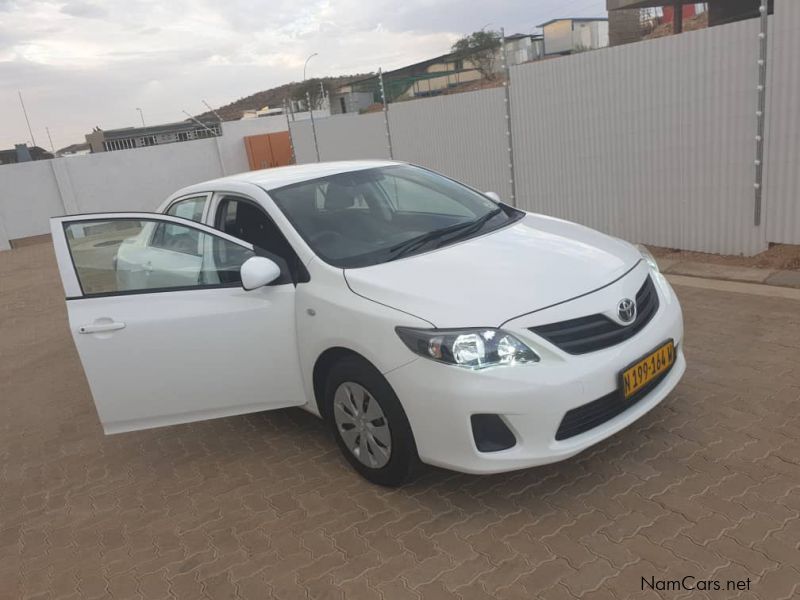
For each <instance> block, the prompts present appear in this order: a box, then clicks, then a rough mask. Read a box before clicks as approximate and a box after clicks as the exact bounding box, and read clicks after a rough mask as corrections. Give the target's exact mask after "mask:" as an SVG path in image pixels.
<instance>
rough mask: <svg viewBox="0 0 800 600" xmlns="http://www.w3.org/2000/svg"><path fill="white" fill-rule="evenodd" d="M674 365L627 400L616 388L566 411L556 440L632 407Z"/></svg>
mask: <svg viewBox="0 0 800 600" xmlns="http://www.w3.org/2000/svg"><path fill="white" fill-rule="evenodd" d="M677 351H678V349H677V348H676V349H675V352H677ZM674 366H675V363H674V362H673V363H672V365H670V367H669V369H667V370H666V371H664V372H663V373H662V374H661V375H660V376H659V377H658V379H655V380H653V381H651V382H650V383H648V384H647V385H646V386H645V387H643V388H642V389H641V390H639V391H638V392H636V393H635V394H634V395H633V396H631V397H630V398H628V399H627V400H626V399H625V395H624V394H623V393H622V390H620V389H616V390H614V391H613V392H611V393H610V394H606V395H605V396H603V397H602V398H598V399H597V400H593V401H592V402H589V403H588V404H584V405H582V406H578V407H577V408H573V409H572V410H570V411H567V414H565V415H564V418H563V419H561V424H560V425H559V426H558V431H556V440H559V441H560V440H566V439H567V438H571V437H574V436H576V435H580V434H582V433H585V432H587V431H589V430H590V429H594V428H595V427H598V426H599V425H602V424H603V423H605V422H606V421H610V420H611V419H613V418H614V417H616V416H617V415H620V414H622V413H624V412H625V411H626V410H628V409H629V408H632V407H633V406H634V405H636V403H637V402H639V401H641V400H642V398H644V397H645V396H647V394H649V393H650V392H651V391H653V388H655V387H656V386H657V385H658V384H659V383H661V382H662V381H663V380H664V377H666V376H667V374H668V373H669V372H670V371H671V370H672V367H674Z"/></svg>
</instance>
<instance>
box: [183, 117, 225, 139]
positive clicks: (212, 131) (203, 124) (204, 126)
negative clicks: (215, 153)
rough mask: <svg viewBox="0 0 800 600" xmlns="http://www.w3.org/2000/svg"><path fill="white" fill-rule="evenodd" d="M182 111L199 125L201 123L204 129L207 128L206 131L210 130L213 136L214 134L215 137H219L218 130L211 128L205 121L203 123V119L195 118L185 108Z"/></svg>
mask: <svg viewBox="0 0 800 600" xmlns="http://www.w3.org/2000/svg"><path fill="white" fill-rule="evenodd" d="M182 112H183V114H185V115H186V116H187V117H189V118H190V119H191V120H192V121H194V122H195V123H197V124H198V125H200V127H202V128H203V129H205V130H206V131H208V132H209V133H210V134H211V135H212V136H214V137H219V134H218V133H217V132H216V131H214V130H213V129H211V128H210V127H209V126H208V125H206V124H205V123H203V122H202V121H198V120H197V119H195V118H194V117H193V116H192V115H190V114H189V113H188V112H186V111H185V110H184V111H182Z"/></svg>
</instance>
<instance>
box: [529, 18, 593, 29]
mask: <svg viewBox="0 0 800 600" xmlns="http://www.w3.org/2000/svg"><path fill="white" fill-rule="evenodd" d="M559 21H573V22H578V23H591V22H592V21H608V17H562V18H560V19H550V20H549V21H547V23H542V24H541V25H537V27H547V26H548V25H552V24H553V23H558V22H559Z"/></svg>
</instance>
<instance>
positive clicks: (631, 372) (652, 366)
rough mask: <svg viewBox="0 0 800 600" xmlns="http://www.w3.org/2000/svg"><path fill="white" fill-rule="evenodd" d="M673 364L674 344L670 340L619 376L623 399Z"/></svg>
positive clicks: (660, 374) (643, 386)
mask: <svg viewBox="0 0 800 600" xmlns="http://www.w3.org/2000/svg"><path fill="white" fill-rule="evenodd" d="M674 362H675V344H674V343H673V342H672V340H670V341H668V342H667V343H666V344H664V345H662V346H659V347H658V348H656V349H655V350H654V351H653V352H651V353H650V354H648V355H647V356H645V357H644V358H641V359H640V360H637V361H636V362H635V363H633V364H632V365H631V366H630V367H628V368H627V369H625V370H624V371H623V372H622V376H621V379H622V391H623V393H624V395H625V399H626V400H627V399H628V398H630V397H631V396H633V395H634V394H636V392H638V391H640V390H641V389H643V388H645V387H647V385H648V384H650V383H652V382H653V381H655V380H656V379H658V378H659V377H661V376H662V375H663V374H664V373H666V372H667V371H668V370H669V368H670V367H671V366H672V363H674Z"/></svg>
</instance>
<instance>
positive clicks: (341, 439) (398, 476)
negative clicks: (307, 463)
mask: <svg viewBox="0 0 800 600" xmlns="http://www.w3.org/2000/svg"><path fill="white" fill-rule="evenodd" d="M325 406H326V409H327V410H326V412H327V418H328V421H329V423H330V426H331V428H332V429H333V434H334V436H335V437H336V443H337V444H338V445H339V448H340V449H341V451H342V453H343V454H344V455H345V457H346V458H347V460H348V462H349V463H350V464H351V465H352V466H353V468H354V469H355V470H356V471H358V472H359V473H360V474H361V475H362V476H363V477H364V478H366V479H368V480H369V481H371V482H372V483H377V484H378V485H385V486H398V485H401V484H402V483H403V482H404V481H406V480H407V479H408V478H409V476H410V475H411V473H412V471H413V469H414V467H415V466H416V464H417V462H418V460H419V459H418V457H417V448H416V444H415V443H414V435H413V434H412V432H411V426H410V425H409V423H408V419H407V418H406V414H405V411H404V410H403V407H402V405H401V404H400V401H399V400H398V399H397V396H396V395H395V393H394V391H393V390H392V388H391V386H390V385H389V383H388V382H387V381H386V379H384V377H383V375H381V374H380V372H379V371H378V370H377V369H375V367H373V366H372V365H370V364H369V363H368V362H366V361H365V360H363V359H359V358H356V357H350V358H346V359H343V360H341V361H340V362H338V363H337V364H336V365H334V367H333V368H332V369H331V371H330V373H329V374H328V380H327V385H326V386H325Z"/></svg>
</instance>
